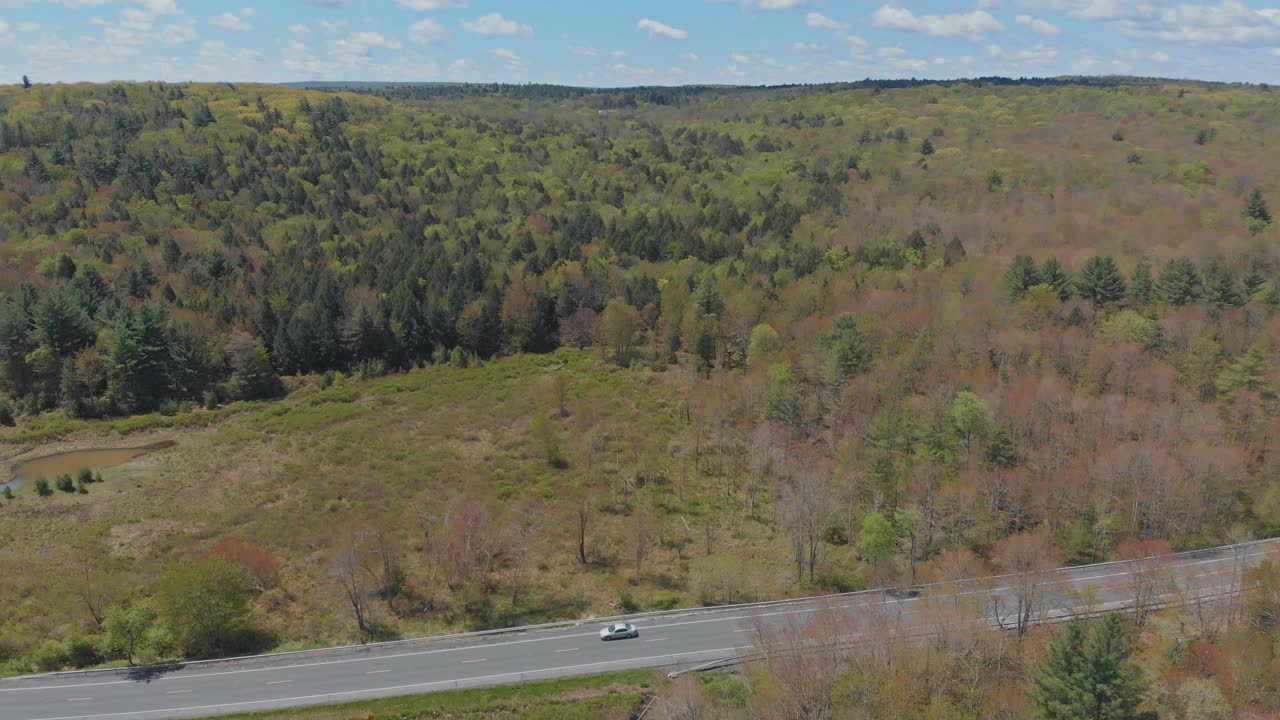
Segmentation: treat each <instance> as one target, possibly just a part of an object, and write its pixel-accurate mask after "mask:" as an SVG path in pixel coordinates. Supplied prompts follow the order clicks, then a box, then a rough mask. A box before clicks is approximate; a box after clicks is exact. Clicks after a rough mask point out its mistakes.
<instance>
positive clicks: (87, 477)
mask: <svg viewBox="0 0 1280 720" xmlns="http://www.w3.org/2000/svg"><path fill="white" fill-rule="evenodd" d="M76 482H78V483H81V484H83V485H88V484H89V483H91V482H93V471H92V470H90V469H89V468H80V472H78V473H76Z"/></svg>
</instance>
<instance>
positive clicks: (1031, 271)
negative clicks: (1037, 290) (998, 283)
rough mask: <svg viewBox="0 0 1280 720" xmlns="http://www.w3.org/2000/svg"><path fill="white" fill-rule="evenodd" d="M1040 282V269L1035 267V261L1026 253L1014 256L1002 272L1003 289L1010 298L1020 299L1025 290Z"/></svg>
mask: <svg viewBox="0 0 1280 720" xmlns="http://www.w3.org/2000/svg"><path fill="white" fill-rule="evenodd" d="M1040 283H1041V279H1040V271H1039V270H1037V269H1036V261H1035V260H1032V259H1031V257H1030V256H1028V255H1018V256H1016V257H1014V258H1013V263H1012V264H1010V265H1009V269H1008V271H1006V272H1005V274H1004V291H1005V294H1006V295H1008V296H1009V299H1010V300H1018V299H1020V298H1021V297H1022V296H1023V295H1025V294H1026V293H1027V290H1029V289H1031V288H1032V287H1035V286H1036V285H1039V284H1040Z"/></svg>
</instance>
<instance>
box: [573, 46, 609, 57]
mask: <svg viewBox="0 0 1280 720" xmlns="http://www.w3.org/2000/svg"><path fill="white" fill-rule="evenodd" d="M569 52H571V53H573V54H574V55H577V56H579V57H600V56H601V55H603V54H604V53H603V52H601V51H600V48H593V47H586V46H583V45H577V46H574V47H571V48H569Z"/></svg>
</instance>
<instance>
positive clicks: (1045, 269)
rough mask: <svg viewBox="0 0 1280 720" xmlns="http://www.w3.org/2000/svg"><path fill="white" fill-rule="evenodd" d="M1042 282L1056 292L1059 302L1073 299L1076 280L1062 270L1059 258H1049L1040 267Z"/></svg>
mask: <svg viewBox="0 0 1280 720" xmlns="http://www.w3.org/2000/svg"><path fill="white" fill-rule="evenodd" d="M1040 282H1042V283H1045V284H1047V285H1049V286H1051V287H1052V288H1053V289H1054V290H1056V291H1057V292H1058V299H1059V300H1062V301H1064V302H1065V301H1067V300H1070V299H1071V295H1072V292H1073V285H1074V280H1072V278H1071V274H1070V273H1068V272H1067V271H1066V270H1064V269H1063V268H1062V263H1060V262H1058V259H1057V258H1049V259H1048V260H1045V261H1044V264H1043V265H1041V266H1040Z"/></svg>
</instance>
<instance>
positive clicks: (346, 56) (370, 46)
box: [333, 31, 404, 64]
mask: <svg viewBox="0 0 1280 720" xmlns="http://www.w3.org/2000/svg"><path fill="white" fill-rule="evenodd" d="M402 47H404V46H403V45H401V44H400V42H399V41H396V40H392V39H390V38H388V37H385V36H384V35H383V34H382V33H379V32H372V31H368V32H358V33H355V34H353V35H348V36H347V37H345V38H343V39H341V40H339V41H337V42H335V43H334V44H333V54H334V56H335V57H337V58H339V59H341V60H344V61H346V62H347V64H351V63H350V61H351V59H352V58H362V57H367V56H369V55H370V54H371V53H372V52H373V50H374V49H375V48H381V49H383V50H399V49H400V48H402Z"/></svg>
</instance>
